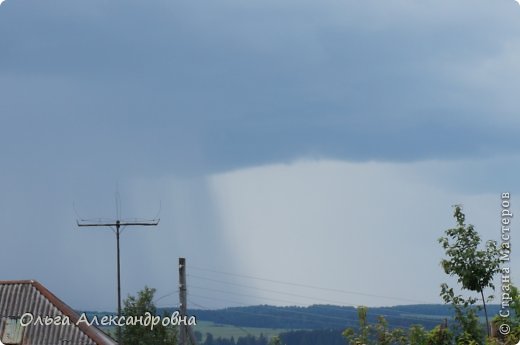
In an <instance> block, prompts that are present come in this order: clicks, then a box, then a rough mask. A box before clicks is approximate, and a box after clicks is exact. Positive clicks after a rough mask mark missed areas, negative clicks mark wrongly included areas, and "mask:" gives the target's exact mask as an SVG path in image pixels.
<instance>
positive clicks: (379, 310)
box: [161, 304, 499, 329]
mask: <svg viewBox="0 0 520 345" xmlns="http://www.w3.org/2000/svg"><path fill="white" fill-rule="evenodd" d="M163 311H165V312H169V313H171V312H172V309H165V310H163ZM498 311H499V306H498V305H490V306H489V307H488V312H489V315H496V314H497V313H498ZM161 312H162V311H161ZM189 313H190V315H195V316H196V317H197V319H198V320H204V321H212V322H215V323H218V324H228V325H234V326H240V327H262V328H284V329H345V328H347V327H356V326H357V325H358V317H357V310H356V309H355V308H354V307H343V306H335V305H312V306H309V307H296V306H294V307H276V306H270V305H259V306H249V307H233V308H225V309H219V310H200V309H194V310H190V312H189ZM380 315H382V316H384V317H385V318H386V320H387V321H388V324H389V326H390V327H391V328H394V327H405V328H407V327H409V326H410V325H413V324H420V325H423V326H424V327H425V328H426V329H432V328H434V327H435V326H437V325H439V324H440V323H441V322H442V321H443V320H444V319H448V320H451V319H452V318H453V310H452V308H451V306H449V305H442V304H419V305H402V306H395V307H374V308H369V309H368V320H369V322H371V323H372V322H376V321H377V317H378V316H380ZM481 316H483V313H481Z"/></svg>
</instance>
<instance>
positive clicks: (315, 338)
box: [202, 330, 345, 345]
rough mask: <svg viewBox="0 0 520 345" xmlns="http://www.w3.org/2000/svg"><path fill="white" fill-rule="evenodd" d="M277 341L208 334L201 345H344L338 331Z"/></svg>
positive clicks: (287, 334)
mask: <svg viewBox="0 0 520 345" xmlns="http://www.w3.org/2000/svg"><path fill="white" fill-rule="evenodd" d="M277 338H278V339H267V338H266V337H265V336H263V335H260V336H259V337H255V336H252V335H247V336H244V337H238V338H237V339H236V340H235V338H233V337H231V338H220V337H219V338H214V337H213V336H212V335H211V334H210V333H208V334H206V339H205V340H204V342H203V343H202V345H282V344H283V345H345V338H343V336H342V335H341V331H339V330H309V331H304V330H302V331H290V332H284V333H281V334H280V335H279V336H278V337H277Z"/></svg>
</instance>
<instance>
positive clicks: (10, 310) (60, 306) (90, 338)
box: [0, 280, 117, 345]
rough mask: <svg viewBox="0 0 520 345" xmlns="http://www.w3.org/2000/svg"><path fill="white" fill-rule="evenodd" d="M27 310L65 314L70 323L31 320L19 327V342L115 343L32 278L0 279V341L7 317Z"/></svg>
mask: <svg viewBox="0 0 520 345" xmlns="http://www.w3.org/2000/svg"><path fill="white" fill-rule="evenodd" d="M26 313H30V314H31V315H33V316H34V318H35V319H36V318H37V317H38V316H40V317H42V318H43V317H45V316H50V317H57V316H58V317H62V318H65V317H67V318H68V319H69V320H70V324H69V325H55V324H51V325H45V324H35V322H32V323H31V324H29V325H27V326H25V327H22V328H23V333H22V335H21V336H22V339H21V341H20V342H17V344H20V345H62V344H65V345H117V343H116V342H115V341H114V340H113V339H112V338H110V337H109V336H107V335H106V334H105V333H103V332H102V331H101V330H99V329H98V328H97V327H95V326H93V325H88V324H87V323H85V322H80V323H77V321H78V320H79V317H80V316H79V315H78V314H77V313H76V312H75V311H74V310H73V309H72V308H71V307H69V306H68V305H67V304H65V303H64V302H63V301H61V300H60V299H59V298H58V297H56V296H55V295H54V294H53V293H51V292H50V291H49V290H47V289H46V288H45V287H44V286H43V285H42V284H40V283H38V282H37V281H35V280H11V281H0V341H1V340H2V338H4V339H5V337H6V334H4V333H5V331H6V328H7V327H6V325H7V323H8V320H9V319H10V318H21V317H22V316H23V315H24V314H26Z"/></svg>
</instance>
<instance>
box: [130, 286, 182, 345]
mask: <svg viewBox="0 0 520 345" xmlns="http://www.w3.org/2000/svg"><path fill="white" fill-rule="evenodd" d="M154 294H155V289H153V288H149V287H147V286H145V287H144V289H143V290H141V291H139V292H138V293H137V297H134V296H128V297H127V298H126V299H125V301H124V308H123V310H122V314H123V316H125V318H129V317H132V318H134V317H136V318H140V317H143V319H144V318H145V316H146V313H150V314H151V315H152V316H157V315H156V314H157V308H156V307H155V304H154V302H153V297H154ZM161 320H162V318H161ZM121 340H122V342H123V344H124V345H175V344H176V343H177V342H176V329H175V328H174V327H173V326H167V327H166V326H163V325H162V323H161V322H160V323H159V324H157V325H155V326H154V327H153V329H152V328H151V326H149V325H148V326H145V325H139V324H137V325H127V326H124V327H123V329H122V339H121Z"/></svg>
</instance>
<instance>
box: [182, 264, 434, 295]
mask: <svg viewBox="0 0 520 345" xmlns="http://www.w3.org/2000/svg"><path fill="white" fill-rule="evenodd" d="M192 268H193V269H195V270H199V271H206V272H212V273H217V274H224V275H228V276H234V277H240V278H246V279H253V280H259V281H265V282H270V283H275V284H281V285H289V286H297V287H303V288H307V289H315V290H322V291H330V292H337V293H342V294H348V295H360V296H366V297H375V298H384V299H390V300H396V301H403V302H414V303H419V304H431V302H426V301H420V300H415V299H411V298H401V297H392V296H383V295H376V294H369V293H364V292H358V291H348V290H343V289H337V288H327V287H322V286H315V285H308V284H302V283H294V282H288V281H282V280H275V279H269V278H263V277H255V276H251V275H246V274H237V273H231V272H223V271H217V270H212V269H208V268H203V267H197V266H193V267H192Z"/></svg>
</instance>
